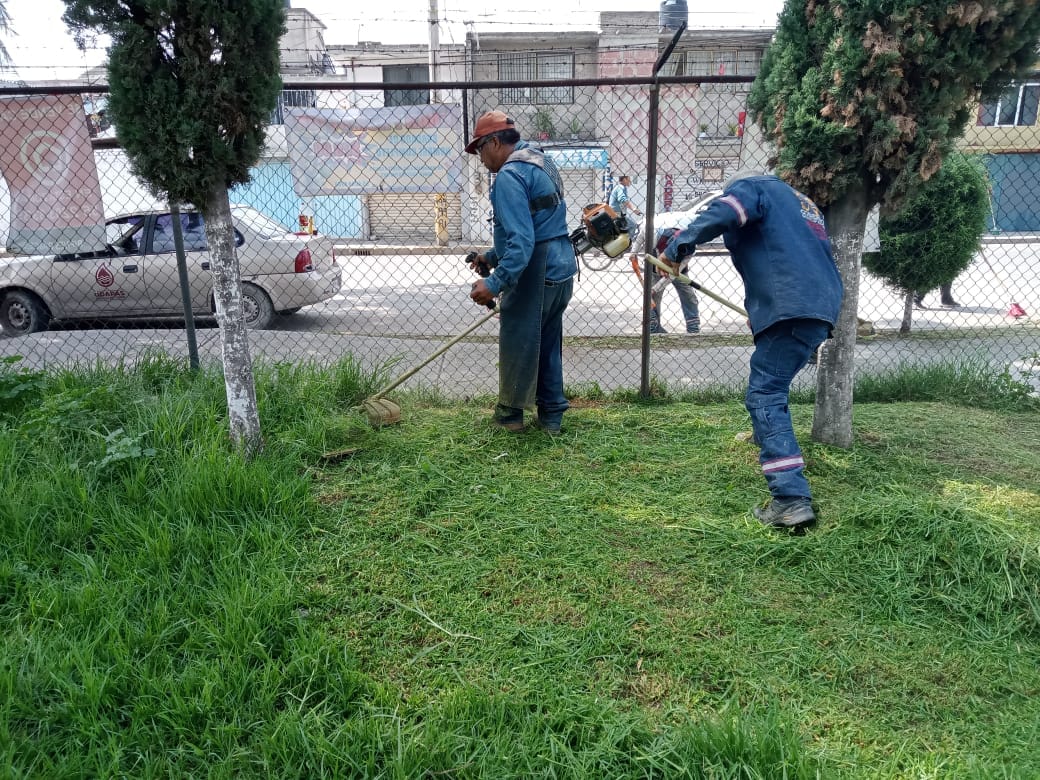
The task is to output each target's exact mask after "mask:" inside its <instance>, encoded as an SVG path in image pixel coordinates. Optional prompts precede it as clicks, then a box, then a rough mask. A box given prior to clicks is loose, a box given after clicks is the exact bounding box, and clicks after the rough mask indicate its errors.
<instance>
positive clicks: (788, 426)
mask: <svg viewBox="0 0 1040 780" xmlns="http://www.w3.org/2000/svg"><path fill="white" fill-rule="evenodd" d="M719 235H721V236H722V237H723V241H724V242H725V244H726V248H727V249H728V250H729V252H730V257H731V259H732V261H733V265H734V266H735V267H736V269H737V272H738V273H739V274H740V276H741V278H742V279H743V281H744V308H745V309H747V312H748V324H749V325H750V327H751V332H752V334H753V336H754V341H755V350H754V352H753V353H752V355H751V366H750V369H751V370H750V375H749V378H748V389H747V395H746V398H745V407H746V408H747V410H748V413H749V414H750V415H751V427H752V430H753V432H754V441H755V443H757V444H758V446H759V447H760V452H759V463H760V464H761V466H762V475H763V476H764V477H765V480H766V484H767V485H768V487H769V492H770V494H771V496H772V498H771V500H770V502H769V503H768V504H767V505H766V506H765V507H758V506H756V507H754V508H753V509H752V512H753V514H754V515H755V517H756V518H758V520H759V521H760V522H762V523H764V524H765V525H768V526H773V527H777V528H789V529H794V528H799V527H802V526H807V525H810V524H811V523H814V522H815V521H816V514H815V512H814V510H813V507H812V493H811V491H810V490H809V483H808V481H807V480H806V478H805V474H804V470H805V461H804V460H803V458H802V452H801V449H800V448H799V446H798V441H797V440H796V439H795V435H794V428H793V426H792V423H791V413H790V411H789V409H788V397H789V394H790V390H791V380H792V379H793V378H794V376H795V374H797V373H798V372H799V371H800V370H801V369H802V368H803V367H804V366H805V364H806V363H807V362H808V360H809V357H810V356H811V355H812V354H814V353H815V352H816V349H817V348H818V347H819V346H820V344H821V343H822V342H823V341H824V340H825V339H827V338H829V337H830V335H831V332H832V330H833V328H834V324H835V323H836V322H837V320H838V312H839V311H840V309H841V301H842V296H843V294H844V289H843V286H842V281H841V276H840V274H839V273H838V268H837V266H836V265H835V263H834V257H833V256H832V254H831V245H830V239H829V238H828V236H827V229H826V225H825V223H824V219H823V215H822V214H821V213H820V210H819V208H817V206H816V204H815V203H813V202H812V201H811V200H810V199H809V198H808V197H807V196H806V195H804V194H803V193H801V192H799V191H798V190H796V189H794V188H793V187H791V186H790V185H788V184H786V183H784V182H783V181H781V180H780V179H779V178H777V177H776V176H772V175H768V174H763V173H758V172H754V171H746V170H745V171H738V172H737V173H735V174H733V176H731V177H730V178H729V179H728V180H727V181H726V184H725V186H724V187H723V190H722V195H720V196H719V197H718V198H716V199H715V200H714V201H712V203H711V204H710V205H709V206H708V208H707V209H705V210H704V211H703V212H701V214H699V215H698V216H697V217H696V219H694V220H693V222H691V223H690V224H689V225H688V226H687V227H686V228H685V229H683V230H681V231H680V232H679V233H678V234H677V235H675V236H674V237H673V238H672V239H671V240H670V241H669V242H668V244H667V245H666V246H665V248H664V251H663V252H661V253H660V257H661V259H662V260H663V261H665V262H668V263H672V264H675V263H676V261H682V260H685V259H686V258H688V257H690V255H692V254H693V252H694V250H695V248H696V245H697V244H703V243H705V242H706V241H710V240H711V239H713V238H715V237H716V236H719Z"/></svg>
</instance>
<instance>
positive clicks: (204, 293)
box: [145, 211, 213, 314]
mask: <svg viewBox="0 0 1040 780" xmlns="http://www.w3.org/2000/svg"><path fill="white" fill-rule="evenodd" d="M179 216H180V223H181V233H182V235H183V238H184V258H185V261H186V263H187V269H188V287H189V289H190V291H191V306H192V310H193V311H196V312H208V311H209V310H210V303H209V294H210V288H211V287H212V286H213V275H212V273H211V271H210V259H209V246H208V245H207V243H206V233H205V230H204V224H203V221H202V215H201V214H199V213H197V212H194V211H189V212H184V213H181V214H180V215H179ZM145 262H146V264H147V267H146V269H145V273H146V276H147V279H148V288H149V292H150V294H151V298H152V305H153V307H154V308H155V312H156V314H182V313H183V312H184V304H183V302H182V298H181V283H180V276H179V274H178V272H177V250H176V247H175V246H174V239H173V216H172V215H171V214H157V215H156V217H155V221H154V227H153V230H152V235H151V243H150V244H149V246H148V251H147V252H146V254H145Z"/></svg>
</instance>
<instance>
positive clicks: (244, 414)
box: [202, 185, 263, 457]
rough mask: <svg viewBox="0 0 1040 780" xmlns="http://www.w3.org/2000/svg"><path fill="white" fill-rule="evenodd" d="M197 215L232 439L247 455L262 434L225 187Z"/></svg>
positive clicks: (255, 449)
mask: <svg viewBox="0 0 1040 780" xmlns="http://www.w3.org/2000/svg"><path fill="white" fill-rule="evenodd" d="M202 216H203V218H204V219H205V224H206V241H207V242H208V243H209V255H210V263H211V265H212V268H213V297H214V301H215V303H216V309H217V325H219V326H220V349H221V356H222V358H223V364H224V386H225V388H226V391H227V402H228V422H229V423H230V426H231V441H232V442H233V443H234V444H235V446H236V447H238V448H239V449H240V450H241V451H242V452H243V453H244V454H245V455H246V457H252V456H253V455H255V454H256V453H258V452H259V451H260V450H261V449H263V439H262V437H261V435H260V414H259V412H258V410H257V405H256V386H255V384H254V382H253V361H252V359H251V358H250V355H249V336H248V331H247V330H246V322H245V318H244V316H243V312H242V277H241V274H240V273H239V269H238V255H237V254H236V252H235V239H234V236H235V231H234V228H233V227H232V224H231V206H230V204H229V202H228V194H227V188H225V187H223V186H220V185H217V186H215V187H214V188H213V189H212V190H211V191H210V193H209V198H208V202H207V203H206V204H205V207H204V208H203V209H202Z"/></svg>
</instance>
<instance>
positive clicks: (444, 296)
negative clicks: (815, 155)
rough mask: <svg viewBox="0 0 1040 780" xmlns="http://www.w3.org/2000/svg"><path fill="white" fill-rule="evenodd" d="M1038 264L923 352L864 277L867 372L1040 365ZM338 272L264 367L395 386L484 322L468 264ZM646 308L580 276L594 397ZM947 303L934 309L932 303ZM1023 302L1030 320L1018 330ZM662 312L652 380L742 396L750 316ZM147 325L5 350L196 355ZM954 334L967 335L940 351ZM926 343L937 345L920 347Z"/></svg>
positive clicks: (928, 314)
mask: <svg viewBox="0 0 1040 780" xmlns="http://www.w3.org/2000/svg"><path fill="white" fill-rule="evenodd" d="M1038 251H1040V244H1000V245H997V246H992V245H991V246H988V247H986V249H985V254H984V255H981V256H980V257H979V258H978V259H977V260H976V262H975V263H974V264H973V265H972V267H971V268H970V269H969V270H968V271H967V272H965V274H963V275H962V276H961V277H959V278H958V280H957V282H956V284H955V286H954V292H955V296H956V297H957V298H958V299H959V300H960V302H961V303H962V304H963V306H962V307H961V308H959V309H954V310H946V309H932V310H928V311H915V312H914V318H913V331H914V333H915V334H918V337H917V338H911V339H900V338H895V337H893V335H892V333H893V332H894V331H896V330H897V329H898V327H899V323H900V320H901V318H902V313H903V302H902V300H901V299H900V298H899V297H897V296H896V295H895V294H894V293H892V292H891V291H889V290H887V289H886V288H885V287H884V285H882V284H881V283H880V282H879V281H878V280H876V279H874V278H872V277H870V276H869V275H868V274H864V275H863V279H862V283H861V287H860V316H861V318H863V319H867V320H870V321H871V322H873V323H874V325H875V327H876V328H877V329H878V330H879V331H882V335H880V336H878V337H875V338H873V339H865V340H863V341H862V342H861V343H860V344H859V345H858V348H857V370H858V371H860V372H879V371H883V370H886V369H889V368H892V367H894V366H897V365H899V364H900V363H904V362H909V363H914V364H920V363H927V362H932V361H936V360H947V361H949V360H956V359H967V358H971V359H975V358H977V359H980V360H983V361H985V362H987V363H990V364H991V365H993V366H995V367H997V368H998V369H1000V368H1003V367H1004V366H1007V365H1009V364H1012V363H1014V362H1016V361H1020V360H1022V359H1023V358H1026V357H1027V356H1029V355H1031V354H1033V353H1036V352H1038V351H1040V326H1038V323H1040V317H1038V316H1037V315H1038V314H1040V274H1038V273H1032V274H1028V273H1022V272H1020V271H1018V269H1019V268H1022V269H1026V268H1033V269H1035V268H1036V260H1035V258H1036V257H1038V256H1040V255H1038V254H1037V252H1038ZM340 262H341V265H343V266H344V282H343V288H342V292H341V293H340V295H338V296H336V298H335V299H333V300H332V301H330V302H328V303H326V304H324V305H321V306H313V307H307V308H305V309H304V310H303V311H301V312H300V313H299V314H297V315H295V316H292V317H286V318H283V319H282V320H280V321H279V322H278V323H277V324H276V326H275V327H274V328H272V329H271V330H267V331H251V333H250V336H251V343H252V348H253V353H254V357H256V358H261V359H265V360H271V361H314V362H318V363H328V362H330V361H334V360H337V359H339V358H341V357H344V356H346V355H348V354H352V355H353V356H354V357H355V358H356V359H357V360H359V361H360V362H361V363H362V364H363V365H364V366H366V367H368V368H370V369H371V368H375V367H377V366H380V365H384V364H386V363H387V362H388V361H395V363H394V367H393V369H392V370H391V373H393V374H396V373H398V372H399V371H402V370H404V369H405V368H407V367H409V366H411V365H414V364H416V363H418V362H419V361H420V360H422V359H423V358H424V357H425V356H427V355H429V354H430V353H432V352H433V351H434V350H435V349H436V348H437V346H439V344H440V342H441V341H444V340H446V339H448V338H449V337H451V336H453V335H455V334H457V333H459V332H461V331H463V330H464V329H465V328H467V327H468V326H470V325H471V324H472V323H474V322H475V321H476V320H477V319H479V318H480V317H481V316H482V314H483V310H482V309H481V308H479V307H477V306H476V305H474V304H472V303H471V302H470V301H469V299H468V297H467V293H468V289H469V286H470V283H471V282H472V280H473V279H474V278H475V277H474V276H473V275H472V273H471V272H470V271H469V270H468V268H466V266H465V264H464V262H463V255H461V254H460V255H424V256H411V257H401V256H393V255H382V256H381V255H372V256H349V257H342V258H341V259H340ZM693 268H694V271H693V273H694V275H695V277H694V278H695V279H697V281H699V282H700V283H701V284H703V285H704V286H706V287H708V288H710V289H712V290H713V291H714V292H716V293H719V294H720V295H723V296H724V297H726V298H728V299H730V300H732V301H734V302H737V303H740V302H741V299H742V288H741V285H740V280H739V277H738V276H737V274H736V272H735V270H734V269H733V267H732V264H731V263H730V261H729V258H728V256H727V255H725V254H704V255H698V256H697V258H695V261H694V266H693ZM1008 270H1015V273H1014V274H1010V276H1012V277H1013V278H1014V279H1015V280H1016V281H1015V282H1014V285H1012V284H1011V283H1010V282H1009V281H1008V276H1009V274H1008V273H1007V271H1008ZM641 294H642V293H641V288H640V285H639V280H638V278H637V277H636V275H635V273H634V272H633V271H632V268H631V265H630V263H629V260H628V259H627V258H619V259H618V260H617V261H616V262H615V263H614V265H613V266H612V267H611V268H609V269H607V270H605V271H588V270H585V269H583V270H582V274H581V279H580V280H579V281H578V283H577V285H576V288H575V295H574V299H573V301H572V304H571V307H570V309H569V310H568V313H567V321H566V332H567V335H568V337H569V341H568V346H567V347H566V355H565V366H566V376H567V381H568V383H570V384H581V383H596V384H598V385H599V386H600V387H601V388H602V389H604V390H607V391H609V390H614V389H617V388H636V387H638V386H639V378H640V353H639V338H638V336H639V333H640V323H641V316H642V309H641V305H642V298H641ZM936 298H937V295H935V294H932V295H930V296H929V300H935V299H936ZM1012 300H1014V301H1015V302H1018V303H1020V305H1022V306H1023V307H1024V308H1025V309H1026V311H1027V312H1028V314H1029V316H1028V317H1023V318H1019V319H1014V318H1011V317H1008V316H1007V311H1008V306H1009V304H1010V303H1011V302H1012ZM663 309H664V318H663V319H664V324H665V326H666V327H667V328H668V329H669V330H670V331H672V332H673V333H674V334H676V335H668V336H663V337H654V338H653V340H652V344H653V349H652V351H651V361H650V369H651V375H652V376H654V377H657V378H659V379H663V380H666V381H668V382H670V383H674V384H675V385H677V386H707V385H712V384H719V385H725V386H731V387H739V386H741V385H742V383H743V381H744V378H745V376H746V371H747V359H748V355H749V353H750V349H751V346H750V339H749V338H747V330H746V326H745V324H744V322H743V319H742V318H741V317H740V316H739V315H737V314H735V313H734V312H732V311H730V310H729V309H727V308H726V307H724V306H722V305H721V304H718V303H716V302H714V301H712V300H710V299H708V298H707V297H705V296H702V297H701V320H702V334H701V335H699V336H687V335H685V334H684V333H683V330H684V328H683V325H682V321H681V313H680V309H679V305H678V299H677V297H676V295H675V293H674V291H670V290H669V291H666V292H665V297H664V302H663ZM144 324H145V325H147V326H148V327H126V326H124V325H120V326H118V327H114V328H107V329H84V328H82V327H75V326H68V327H64V328H62V327H60V326H59V327H58V328H57V329H53V330H51V331H48V332H46V333H39V334H33V335H31V336H27V337H23V338H20V339H0V354H22V355H24V356H25V358H26V360H25V365H29V366H42V365H61V364H67V363H70V362H77V361H79V362H84V361H85V362H89V363H93V362H95V361H97V360H102V361H109V362H112V361H118V360H127V361H132V360H134V359H136V358H137V357H139V356H140V355H142V354H144V353H146V352H147V351H149V350H155V349H161V350H164V351H167V352H169V353H171V354H176V355H186V353H187V352H186V347H185V344H184V332H183V330H182V328H181V327H180V325H179V324H177V323H169V324H164V323H144ZM951 328H952V329H955V333H951V334H950V337H949V338H943V337H941V334H943V333H944V332H945V331H947V330H949V329H951ZM927 334H931V335H932V336H934V337H936V338H922V337H921V336H924V335H927ZM197 336H198V342H199V349H200V353H201V354H202V355H203V359H206V360H218V359H219V355H220V349H219V333H218V331H217V329H216V328H215V327H213V325H212V323H208V324H206V323H203V324H200V327H199V330H198V331H197ZM496 336H497V322H496V321H495V320H492V321H490V322H488V323H486V324H485V325H483V326H481V328H479V329H478V330H477V331H476V332H475V333H474V336H473V340H471V341H466V342H464V343H462V344H459V345H457V346H456V347H455V348H454V349H452V350H451V351H449V352H448V353H447V354H446V355H444V356H442V357H440V358H438V359H437V360H436V361H435V362H434V363H432V364H431V365H430V366H428V367H427V368H425V369H424V370H423V371H421V372H420V373H419V374H418V375H417V376H416V377H415V378H413V379H412V380H409V381H410V383H411V384H415V383H425V384H428V385H434V386H437V387H438V388H440V389H441V390H442V391H443V392H445V393H447V394H449V395H452V396H466V395H470V394H474V393H487V392H492V391H494V390H495V388H496V386H497V367H496V360H497V344H496ZM954 336H956V338H955V339H954V338H953V337H954ZM951 339H953V340H951ZM811 373H812V372H811V370H810V371H807V372H805V373H804V374H803V377H802V378H801V380H800V381H802V382H807V381H812V377H811Z"/></svg>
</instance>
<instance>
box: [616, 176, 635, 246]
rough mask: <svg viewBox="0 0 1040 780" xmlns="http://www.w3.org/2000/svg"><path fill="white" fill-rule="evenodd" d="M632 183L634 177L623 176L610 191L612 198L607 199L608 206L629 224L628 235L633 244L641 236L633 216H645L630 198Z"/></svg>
mask: <svg viewBox="0 0 1040 780" xmlns="http://www.w3.org/2000/svg"><path fill="white" fill-rule="evenodd" d="M631 183H632V177H631V176H629V175H627V174H622V175H621V176H619V177H618V183H617V184H615V185H614V187H613V189H611V191H610V197H609V198H608V199H607V205H608V206H610V208H612V209H613V210H614V212H615V213H616V214H617V215H618V216H619V217H624V218H625V221H626V222H627V223H628V234H629V235H630V236H631V237H632V242H633V243H635V240H636V237H637V236H638V235H639V223H638V222H636V219H635V217H633V216H632V214H638V215H639V216H643V212H642V211H640V210H639V209H637V208H636V207H635V205H634V204H633V203H632V201H631V200H629V197H628V187H629V185H630V184H631Z"/></svg>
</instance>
